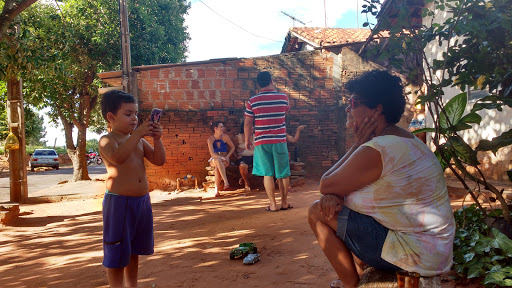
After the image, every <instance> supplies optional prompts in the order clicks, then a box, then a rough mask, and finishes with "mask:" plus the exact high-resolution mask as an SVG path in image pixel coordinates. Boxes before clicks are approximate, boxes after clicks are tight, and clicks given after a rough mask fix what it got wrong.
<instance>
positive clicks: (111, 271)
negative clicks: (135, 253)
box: [107, 268, 124, 288]
mask: <svg viewBox="0 0 512 288" xmlns="http://www.w3.org/2000/svg"><path fill="white" fill-rule="evenodd" d="M123 273H124V268H107V279H108V284H109V286H110V287H111V288H123V287H124V286H123Z"/></svg>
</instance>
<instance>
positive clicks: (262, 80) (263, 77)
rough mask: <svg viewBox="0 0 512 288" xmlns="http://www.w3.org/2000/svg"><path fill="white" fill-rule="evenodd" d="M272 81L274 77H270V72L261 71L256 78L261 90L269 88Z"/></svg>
mask: <svg viewBox="0 0 512 288" xmlns="http://www.w3.org/2000/svg"><path fill="white" fill-rule="evenodd" d="M271 81H272V75H270V72H268V71H261V72H260V73H258V76H256V82H258V86H260V88H263V87H267V86H268V85H270V82H271Z"/></svg>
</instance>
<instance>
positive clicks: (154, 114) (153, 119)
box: [150, 108, 162, 123]
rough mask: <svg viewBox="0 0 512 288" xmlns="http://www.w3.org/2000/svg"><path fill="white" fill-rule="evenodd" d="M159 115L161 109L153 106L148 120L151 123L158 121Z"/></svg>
mask: <svg viewBox="0 0 512 288" xmlns="http://www.w3.org/2000/svg"><path fill="white" fill-rule="evenodd" d="M161 116H162V110H160V109H158V108H153V110H151V117H150V121H151V122H153V123H158V122H159V121H160V117H161Z"/></svg>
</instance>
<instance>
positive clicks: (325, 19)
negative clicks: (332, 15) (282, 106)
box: [324, 0, 327, 28]
mask: <svg viewBox="0 0 512 288" xmlns="http://www.w3.org/2000/svg"><path fill="white" fill-rule="evenodd" d="M324 21H325V28H327V7H325V0H324Z"/></svg>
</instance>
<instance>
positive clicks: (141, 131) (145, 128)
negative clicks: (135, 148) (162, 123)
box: [132, 116, 161, 138]
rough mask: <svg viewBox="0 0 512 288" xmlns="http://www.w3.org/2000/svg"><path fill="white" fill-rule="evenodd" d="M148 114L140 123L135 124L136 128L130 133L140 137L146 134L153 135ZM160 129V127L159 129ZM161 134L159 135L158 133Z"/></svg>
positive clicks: (151, 123)
mask: <svg viewBox="0 0 512 288" xmlns="http://www.w3.org/2000/svg"><path fill="white" fill-rule="evenodd" d="M149 118H150V116H148V117H147V118H146V120H144V122H142V124H140V125H138V126H137V129H135V131H133V133H132V135H137V136H138V137H140V138H143V137H146V136H153V130H154V128H153V122H151V121H149ZM160 130H161V129H160ZM160 136H161V135H160Z"/></svg>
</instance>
